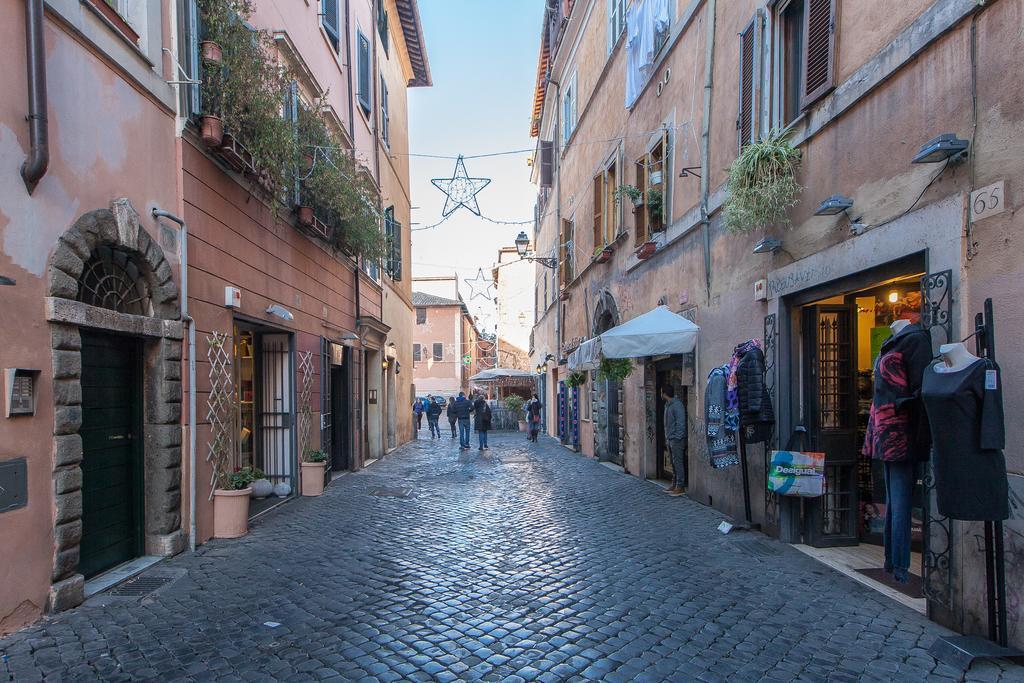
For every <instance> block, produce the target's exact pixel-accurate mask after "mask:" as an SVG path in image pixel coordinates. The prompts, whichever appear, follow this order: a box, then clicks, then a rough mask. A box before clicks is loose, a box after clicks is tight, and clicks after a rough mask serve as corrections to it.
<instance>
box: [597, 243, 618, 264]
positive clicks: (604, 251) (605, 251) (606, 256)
mask: <svg viewBox="0 0 1024 683" xmlns="http://www.w3.org/2000/svg"><path fill="white" fill-rule="evenodd" d="M614 253H615V249H613V248H612V246H611V245H608V246H606V247H604V248H601V247H598V248H597V250H596V251H595V252H594V260H595V261H596V262H598V263H608V261H610V260H611V258H612V255H613V254H614Z"/></svg>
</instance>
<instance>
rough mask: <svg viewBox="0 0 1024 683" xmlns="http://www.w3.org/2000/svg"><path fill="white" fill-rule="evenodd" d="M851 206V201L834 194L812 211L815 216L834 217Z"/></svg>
mask: <svg viewBox="0 0 1024 683" xmlns="http://www.w3.org/2000/svg"><path fill="white" fill-rule="evenodd" d="M851 206H853V200H852V199H850V198H849V197H844V196H843V195H841V194H834V195H832V196H831V197H829V198H828V199H826V200H825V201H823V202H822V203H821V204H820V205H819V206H818V208H817V209H815V211H814V215H815V216H835V215H836V214H839V213H843V212H844V211H846V210H847V209H849V208H850V207H851Z"/></svg>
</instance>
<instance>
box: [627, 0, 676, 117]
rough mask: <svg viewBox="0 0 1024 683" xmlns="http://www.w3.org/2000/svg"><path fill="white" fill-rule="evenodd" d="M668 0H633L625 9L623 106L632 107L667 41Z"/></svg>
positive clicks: (668, 22)
mask: <svg viewBox="0 0 1024 683" xmlns="http://www.w3.org/2000/svg"><path fill="white" fill-rule="evenodd" d="M672 4H673V3H672V0H636V2H633V3H632V4H631V5H630V6H629V7H628V8H627V9H626V108H627V109H628V108H630V107H632V106H633V103H634V102H636V100H637V98H638V97H640V93H641V92H642V91H643V89H644V86H645V85H647V82H648V81H649V80H650V77H651V74H652V72H653V70H654V57H655V55H657V54H658V52H659V51H660V50H661V48H662V47H663V46H664V45H665V43H666V41H667V40H668V34H669V29H670V28H671V25H672Z"/></svg>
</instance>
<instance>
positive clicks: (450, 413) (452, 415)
mask: <svg viewBox="0 0 1024 683" xmlns="http://www.w3.org/2000/svg"><path fill="white" fill-rule="evenodd" d="M447 413H448V421H449V422H455V420H456V419H457V418H456V416H455V401H449V402H448V410H447Z"/></svg>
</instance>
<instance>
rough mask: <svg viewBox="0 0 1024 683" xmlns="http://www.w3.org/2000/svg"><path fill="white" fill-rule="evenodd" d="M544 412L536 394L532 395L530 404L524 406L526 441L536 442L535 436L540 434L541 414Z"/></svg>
mask: <svg viewBox="0 0 1024 683" xmlns="http://www.w3.org/2000/svg"><path fill="white" fill-rule="evenodd" d="M543 410H544V404H543V403H541V402H540V399H539V398H538V397H537V394H534V395H533V398H531V399H530V403H529V404H528V405H527V406H526V425H527V430H528V431H527V435H528V436H527V439H529V440H530V441H533V442H534V443H536V442H537V436H538V435H539V434H540V421H541V413H542V412H543Z"/></svg>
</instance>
